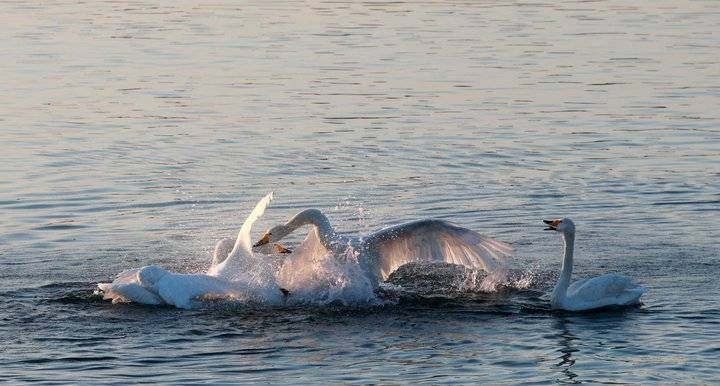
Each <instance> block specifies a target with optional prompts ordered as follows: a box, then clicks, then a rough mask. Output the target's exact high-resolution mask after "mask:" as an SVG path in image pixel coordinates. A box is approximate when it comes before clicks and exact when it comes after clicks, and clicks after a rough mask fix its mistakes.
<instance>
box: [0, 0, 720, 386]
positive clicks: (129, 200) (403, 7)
mask: <svg viewBox="0 0 720 386" xmlns="http://www.w3.org/2000/svg"><path fill="white" fill-rule="evenodd" d="M0 9H2V12H0V21H1V22H2V24H3V37H4V38H3V39H0V50H1V51H2V52H3V54H4V56H3V58H5V59H6V60H2V61H0V71H2V74H3V75H4V77H3V92H2V93H0V106H1V107H0V177H1V178H0V213H2V217H1V218H2V220H0V264H2V272H1V273H0V283H2V285H1V286H0V287H1V288H0V310H1V311H0V343H1V344H2V346H3V347H4V350H5V351H4V352H3V356H2V358H0V368H2V369H3V370H2V371H3V378H4V379H8V380H9V382H13V383H20V382H32V381H52V382H63V383H78V382H91V383H100V382H103V381H108V380H112V381H114V382H116V383H122V384H126V383H130V382H156V381H158V382H159V381H166V382H173V383H198V382H215V383H223V382H224V383H236V382H247V383H250V382H265V383H268V382H269V383H293V384H296V383H422V382H424V383H490V384H495V383H518V382H528V383H540V384H545V383H548V382H575V381H581V382H589V383H610V382H613V383H637V384H656V383H681V384H688V383H708V384H713V383H719V382H720V375H719V374H718V372H717V370H716V367H717V366H716V364H717V363H718V361H720V348H719V347H718V345H717V344H716V343H715V342H717V341H718V340H719V339H718V335H717V324H718V320H720V315H718V312H717V310H718V309H719V308H720V304H718V298H717V296H715V294H717V293H718V290H719V289H720V288H719V287H718V282H717V280H715V277H716V276H717V273H718V272H717V270H718V266H719V265H718V257H719V256H720V250H718V243H717V240H718V239H719V238H720V227H718V222H717V213H718V210H719V208H720V205H718V204H720V191H718V186H720V152H719V151H718V149H719V148H720V145H719V144H720V130H719V129H718V127H720V125H719V122H720V116H719V115H718V114H720V113H718V112H719V111H720V109H718V108H717V105H718V103H717V102H718V97H719V96H720V84H718V79H720V77H718V75H719V72H718V68H719V67H718V66H719V65H720V63H719V62H718V55H717V53H718V48H720V43H719V41H718V36H717V29H718V28H717V27H718V18H719V15H720V14H719V12H720V4H718V3H717V2H714V1H692V2H691V1H679V2H672V3H667V2H662V3H660V2H642V3H635V2H624V1H592V2H587V1H577V2H575V1H569V2H561V3H554V2H542V1H540V2H520V3H508V2H504V1H503V2H494V1H482V2H464V1H455V0H447V1H433V2H415V1H403V2H397V1H388V2H385V1H370V2H345V1H292V2H290V1H273V2H265V1H262V2H258V1H255V2H245V3H223V2H214V3H204V4H197V3H195V2H190V1H184V0H181V1H173V2H168V1H161V0H158V1H145V0H138V1H133V2H84V3H79V2H74V1H56V2H52V3H42V4H41V3H28V2H20V1H10V2H4V3H3V4H2V5H0ZM271 190H274V191H275V193H276V196H275V197H276V201H275V205H274V206H272V207H271V209H270V210H269V211H268V212H267V214H266V217H264V218H263V219H262V221H261V222H262V224H258V226H257V227H256V231H257V232H261V231H263V230H264V229H266V228H267V227H270V226H271V225H274V224H276V223H278V222H281V221H284V220H285V219H287V218H288V217H289V216H290V215H292V214H293V213H295V212H297V211H299V210H300V209H304V208H307V207H318V208H320V209H322V210H323V211H325V212H327V213H328V216H329V217H330V220H331V221H332V222H333V223H334V224H337V228H338V230H339V231H342V232H347V233H367V232H369V231H372V230H375V229H378V228H379V227H382V226H385V225H389V224H392V223H397V222H400V221H405V220H412V219H417V218H421V217H437V218H444V219H447V220H450V221H453V222H456V223H458V224H460V225H463V226H466V227H469V228H472V229H475V230H477V231H480V232H482V233H487V234H489V235H492V236H494V237H497V238H499V239H501V240H504V241H508V242H511V243H513V244H514V246H515V248H516V257H515V258H514V259H513V261H512V265H513V269H516V270H519V271H521V272H527V273H528V275H529V276H532V277H534V278H535V282H534V283H533V285H534V286H533V287H532V288H529V289H527V290H526V291H518V292H517V293H515V292H512V293H502V294H501V295H499V296H497V297H493V298H490V299H488V298H487V297H482V296H481V295H480V294H478V293H476V291H473V290H472V288H470V287H471V286H469V287H468V288H465V287H462V286H454V287H453V290H452V291H449V292H450V293H447V292H446V293H442V294H434V293H433V291H432V289H433V288H428V286H427V285H425V283H428V282H430V283H432V280H430V279H431V278H432V274H433V273H435V274H438V272H424V273H423V274H422V275H418V276H417V277H415V280H416V281H417V283H419V284H416V286H417V287H418V291H417V292H415V293H414V294H408V295H407V298H404V299H402V300H401V301H400V304H398V305H397V306H393V307H387V308H379V309H369V310H368V309H364V310H354V309H353V310H348V309H345V308H339V309H334V308H333V309H320V310H318V309H306V308H302V307H299V308H293V309H291V310H275V309H273V310H267V309H246V308H243V307H239V308H238V307H231V309H230V310H225V309H220V310H218V309H211V310H194V311H187V312H184V311H177V310H169V309H165V308H145V307H135V306H117V307H115V306H111V305H109V304H107V303H103V302H99V301H98V299H96V298H94V297H93V296H92V295H91V292H92V288H93V286H94V284H95V283H97V282H100V281H107V280H108V279H110V278H111V277H112V275H114V274H116V273H117V272H120V271H122V270H124V269H127V268H134V267H140V266H143V265H148V264H157V265H161V266H163V267H165V268H167V269H170V270H173V271H177V272H200V271H203V270H205V269H206V268H207V264H208V261H209V260H210V259H209V258H208V256H209V254H210V252H211V248H212V246H213V245H214V244H215V242H216V241H217V240H218V239H220V238H224V237H228V236H230V235H234V234H236V233H237V231H238V227H239V225H240V222H241V220H242V219H243V218H244V216H245V215H246V213H247V212H248V210H249V208H250V207H251V206H252V205H253V203H254V202H255V201H256V200H257V199H258V198H260V197H262V196H263V195H265V194H266V193H267V192H269V191H271ZM562 216H568V217H572V218H573V219H574V220H575V221H576V223H577V224H578V235H577V238H578V240H577V241H578V250H577V251H576V252H577V256H576V268H575V273H576V275H577V276H578V277H587V276H592V275H598V274H601V273H606V272H613V273H622V274H626V275H628V276H631V277H633V278H635V279H636V280H637V281H638V282H640V283H642V284H643V285H645V286H647V287H648V288H649V290H650V292H649V293H648V294H647V295H646V296H645V297H644V298H643V300H644V302H645V304H644V305H643V306H642V307H641V308H639V309H631V310H628V311H627V312H615V313H607V314H599V315H582V316H574V315H564V314H563V315H557V314H555V313H553V312H550V311H549V310H548V309H547V299H546V295H545V292H546V291H547V290H548V289H549V287H550V286H551V285H552V284H553V282H554V277H555V276H554V274H553V273H554V272H557V271H558V270H559V266H560V256H561V247H562V246H561V244H560V241H559V240H558V239H557V238H556V237H549V236H548V235H547V234H546V233H543V232H542V230H541V229H542V224H540V223H539V222H540V220H541V219H543V218H548V217H562ZM255 236H257V235H255ZM298 241H299V237H296V238H292V239H290V240H289V244H290V245H291V246H293V245H294V244H295V243H297V242H298ZM426 274H427V275H426ZM426 276H427V277H426ZM440 276H441V277H443V276H442V275H440ZM412 279H413V278H406V281H408V280H409V281H412ZM426 279H427V280H426ZM410 287H412V286H410ZM461 287H462V288H461ZM411 289H412V288H411ZM463 289H465V290H466V291H462V290H463ZM418 294H419V295H428V297H429V299H425V298H423V297H422V296H416V295H418ZM418 297H419V298H418ZM548 331H550V332H548ZM139 370H142V371H139ZM558 371H560V372H561V373H560V375H559V374H558ZM139 373H142V374H144V377H146V378H139V377H138V374H139Z"/></svg>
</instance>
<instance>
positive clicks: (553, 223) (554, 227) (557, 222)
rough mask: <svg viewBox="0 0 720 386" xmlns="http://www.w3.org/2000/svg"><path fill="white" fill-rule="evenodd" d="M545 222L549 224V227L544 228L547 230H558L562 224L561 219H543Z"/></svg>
mask: <svg viewBox="0 0 720 386" xmlns="http://www.w3.org/2000/svg"><path fill="white" fill-rule="evenodd" d="M543 222H544V223H545V224H547V225H548V227H547V228H545V229H543V230H546V231H556V230H557V227H558V225H560V220H543Z"/></svg>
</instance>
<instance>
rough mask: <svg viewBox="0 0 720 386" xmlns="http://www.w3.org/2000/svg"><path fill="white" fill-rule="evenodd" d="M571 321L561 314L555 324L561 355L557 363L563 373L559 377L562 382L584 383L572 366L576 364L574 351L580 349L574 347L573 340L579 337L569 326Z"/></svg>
mask: <svg viewBox="0 0 720 386" xmlns="http://www.w3.org/2000/svg"><path fill="white" fill-rule="evenodd" d="M570 324H571V323H570V321H568V320H567V318H566V317H565V316H559V317H558V318H557V319H556V320H555V323H554V325H553V327H554V328H555V329H556V330H557V340H558V351H559V352H560V356H559V357H558V363H556V364H555V366H557V367H558V368H559V369H560V371H561V372H562V373H563V375H564V376H563V377H562V378H560V379H558V381H560V382H561V383H575V384H577V383H582V382H580V380H578V379H577V377H578V375H577V374H575V373H574V372H573V371H572V366H573V365H574V364H575V358H573V353H576V352H577V351H579V350H578V349H577V348H575V347H574V344H573V342H574V341H576V340H577V339H578V338H577V337H576V336H575V335H573V333H571V332H570V329H569V328H568V327H569V325H570Z"/></svg>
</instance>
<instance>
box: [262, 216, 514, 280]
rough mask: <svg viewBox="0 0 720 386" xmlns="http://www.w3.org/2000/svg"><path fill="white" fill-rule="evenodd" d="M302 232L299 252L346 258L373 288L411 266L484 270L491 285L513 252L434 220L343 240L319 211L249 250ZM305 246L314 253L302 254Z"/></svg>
mask: <svg viewBox="0 0 720 386" xmlns="http://www.w3.org/2000/svg"><path fill="white" fill-rule="evenodd" d="M303 226H310V227H311V229H310V232H309V233H308V236H307V238H306V239H305V241H304V242H303V244H302V247H303V248H301V249H306V250H307V249H310V250H311V251H310V252H312V253H318V252H322V251H323V250H324V251H325V252H329V253H331V254H332V255H333V256H335V257H341V256H346V255H347V254H348V252H351V253H353V254H355V256H356V257H357V260H358V263H359V264H360V267H361V268H362V269H363V271H364V272H365V275H366V276H367V277H368V279H369V280H370V282H371V283H373V284H374V285H375V286H377V285H379V284H380V282H381V281H384V280H385V279H387V277H388V276H389V275H390V273H392V272H393V271H394V270H396V269H397V268H398V267H400V266H402V265H404V264H407V263H410V262H416V261H424V262H445V263H452V264H459V265H464V266H466V267H469V268H474V269H483V270H485V271H487V272H488V274H489V275H490V276H492V277H493V278H494V279H495V281H498V282H499V281H503V280H504V279H505V278H506V275H507V270H506V268H505V264H504V261H503V260H504V257H505V256H507V255H509V254H510V252H511V251H512V247H511V246H510V245H508V244H506V243H504V242H501V241H497V240H494V239H492V238H490V237H487V236H483V235H481V234H479V233H477V232H474V231H472V230H470V229H466V228H463V227H460V226H457V225H454V224H451V223H449V222H446V221H443V220H435V219H425V220H417V221H411V222H407V223H403V224H399V225H394V226H390V227H387V228H384V229H381V230H379V231H377V232H374V233H372V234H370V235H368V236H366V237H352V236H347V235H343V234H340V233H338V232H336V231H335V229H334V228H333V227H332V225H331V224H330V220H329V219H328V218H327V216H325V215H324V214H323V213H322V212H321V211H320V210H318V209H306V210H303V211H301V212H300V213H298V214H296V215H295V216H293V217H292V218H291V219H290V220H288V221H287V223H285V224H283V225H278V226H276V227H274V228H272V229H270V230H269V231H267V232H266V233H265V234H264V235H263V236H262V238H261V239H260V240H259V241H258V242H257V243H255V245H253V246H254V247H258V246H262V245H265V244H268V243H275V242H279V241H280V240H281V239H283V238H284V237H286V236H287V235H289V234H290V233H292V232H293V231H295V230H296V229H298V228H301V227H303ZM308 245H314V246H316V247H315V248H307V246H308ZM296 252H299V251H296ZM292 256H293V255H291V257H292Z"/></svg>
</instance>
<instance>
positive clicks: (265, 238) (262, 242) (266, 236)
mask: <svg viewBox="0 0 720 386" xmlns="http://www.w3.org/2000/svg"><path fill="white" fill-rule="evenodd" d="M269 242H270V234H269V233H265V234H264V235H263V237H262V238H261V239H260V240H258V242H257V243H255V244H253V248H256V247H259V246H261V245H265V244H267V243H269Z"/></svg>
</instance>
